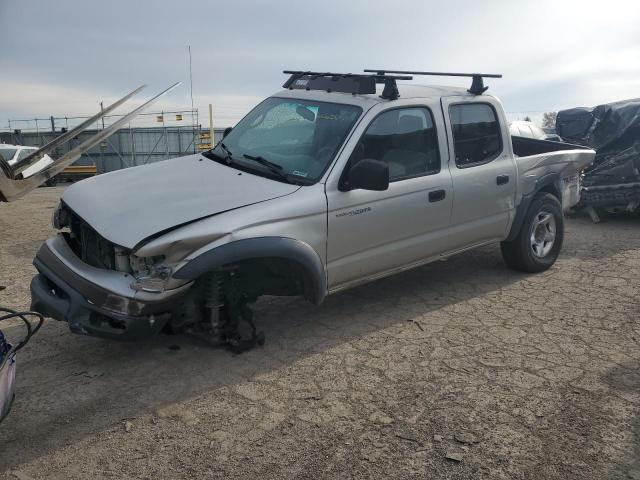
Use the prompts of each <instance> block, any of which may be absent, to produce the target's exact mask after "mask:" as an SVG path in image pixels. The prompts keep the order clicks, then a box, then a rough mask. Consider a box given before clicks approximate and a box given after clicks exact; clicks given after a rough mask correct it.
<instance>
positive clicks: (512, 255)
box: [500, 192, 564, 273]
mask: <svg viewBox="0 0 640 480" xmlns="http://www.w3.org/2000/svg"><path fill="white" fill-rule="evenodd" d="M563 239H564V217H563V215H562V205H561V204H560V201H559V200H558V199H557V198H556V197H555V196H553V195H551V194H550V193H545V192H540V193H537V194H536V196H535V197H533V201H532V202H531V205H530V206H529V210H527V215H526V216H525V219H524V222H523V223H522V226H521V227H520V232H518V236H517V237H516V238H515V239H514V240H512V241H504V242H502V243H501V244H500V249H501V250H502V257H503V258H504V261H505V262H506V264H507V265H508V266H509V267H511V268H513V269H514V270H519V271H521V272H528V273H537V272H543V271H545V270H547V269H548V268H549V267H551V266H552V265H553V264H554V263H555V261H556V259H557V258H558V255H559V254H560V249H561V248H562V241H563Z"/></svg>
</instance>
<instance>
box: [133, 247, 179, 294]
mask: <svg viewBox="0 0 640 480" xmlns="http://www.w3.org/2000/svg"><path fill="white" fill-rule="evenodd" d="M164 261H165V256H164V255H158V256H154V257H137V256H135V255H131V256H130V257H129V263H130V265H131V273H132V275H133V277H134V281H133V283H132V284H131V288H133V289H134V290H141V291H143V292H149V293H162V292H164V291H165V290H167V288H168V287H169V281H170V279H171V273H172V272H173V269H172V268H171V267H170V266H168V265H166V264H165V263H164Z"/></svg>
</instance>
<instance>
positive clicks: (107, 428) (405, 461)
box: [0, 188, 640, 480]
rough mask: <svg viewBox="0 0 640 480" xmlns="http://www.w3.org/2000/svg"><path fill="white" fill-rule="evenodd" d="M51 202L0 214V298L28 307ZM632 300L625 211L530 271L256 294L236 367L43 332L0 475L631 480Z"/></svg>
mask: <svg viewBox="0 0 640 480" xmlns="http://www.w3.org/2000/svg"><path fill="white" fill-rule="evenodd" d="M61 191H62V189H61V188H41V189H38V190H37V191H36V192H33V193H32V194H30V195H29V196H28V197H26V198H24V199H22V200H21V201H19V202H17V203H15V204H11V205H4V204H0V232H1V233H0V237H1V238H0V285H5V286H6V287H7V289H6V290H4V291H3V292H0V303H1V304H4V305H6V306H9V307H14V308H24V307H26V306H28V304H29V293H28V290H29V280H30V277H31V276H32V275H33V273H34V269H33V267H32V266H31V259H32V258H33V255H34V254H35V252H36V250H37V248H38V246H39V244H40V243H41V241H42V240H43V239H44V238H46V237H47V236H48V235H50V234H51V232H52V230H51V227H50V226H49V225H50V220H49V219H50V215H51V211H52V209H53V208H54V206H55V204H56V202H57V198H58V196H59V195H60V193H61ZM639 293H640V217H638V216H635V217H617V218H611V219H609V221H608V222H606V223H602V224H598V225H594V224H592V223H590V221H589V220H587V219H583V218H574V219H569V220H568V221H567V235H566V240H565V247H564V250H563V254H562V256H561V258H560V260H559V261H558V263H557V264H556V266H555V267H554V268H552V269H551V270H549V271H548V272H545V273H543V274H539V275H523V274H517V273H514V272H512V271H509V270H507V269H506V268H505V266H504V265H503V263H502V260H501V257H500V252H499V249H498V248H497V247H489V248H482V249H480V250H477V251H474V252H471V253H466V254H462V255H460V256H458V257H455V258H451V259H450V260H448V261H446V262H437V263H435V264H432V265H428V266H426V267H422V268H419V269H416V270H413V271H410V272H406V273H403V274H400V275H397V276H395V277H392V278H388V279H385V280H381V281H378V282H375V283H372V284H370V285H367V286H364V287H360V288H357V289H354V290H350V291H347V292H344V293H341V294H337V295H335V296H332V297H329V298H328V299H327V300H326V301H325V303H324V304H323V305H322V306H320V307H313V306H311V305H308V304H306V303H305V302H303V301H301V300H297V299H270V300H267V301H262V302H260V303H259V305H258V306H257V308H256V312H257V315H256V316H257V318H258V319H259V322H260V324H261V326H262V328H263V330H264V331H265V334H266V337H267V343H266V345H265V346H264V348H259V349H256V350H253V351H251V352H248V353H245V354H243V355H239V356H233V355H231V354H230V353H228V352H225V351H221V350H215V349H210V348H207V347H206V346H204V345H202V344H199V343H198V342H196V341H195V340H191V339H190V338H187V337H182V336H168V335H161V336H158V337H156V338H153V339H151V340H149V341H147V342H144V343H135V344H134V343H113V342H110V341H105V340H100V339H95V338H90V337H81V336H77V335H73V334H71V333H70V332H69V331H68V330H67V328H66V325H65V324H62V323H58V322H55V321H48V322H47V323H46V324H45V326H44V327H43V329H42V331H41V332H40V333H39V334H38V336H37V337H36V338H35V339H34V340H33V342H32V343H30V344H29V346H28V347H27V348H26V349H25V350H24V351H23V352H21V354H20V355H19V358H18V388H17V399H16V403H15V405H14V409H13V411H12V413H11V415H10V416H9V417H8V418H7V419H6V420H5V421H4V423H3V424H2V425H0V472H4V473H0V478H3V479H4V478H8V479H13V478H18V479H21V480H24V479H29V478H74V479H75V478H78V479H80V478H82V479H84V478H149V479H158V478H172V479H175V478H365V477H367V478H429V479H478V478H486V479H510V480H513V479H563V480H565V479H578V478H580V479H598V480H600V479H621V478H632V479H640V446H639V435H640V417H639V413H640V411H639V407H640V372H639V370H638V366H639V365H638V362H639V360H640V347H639V340H640V327H639V326H638V320H639V314H640V295H639ZM4 326H5V325H3V328H4ZM7 331H8V332H9V334H10V335H11V336H17V335H18V333H19V327H18V326H17V324H15V325H12V326H10V327H9V328H8V329H7Z"/></svg>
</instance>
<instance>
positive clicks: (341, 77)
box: [282, 70, 413, 100]
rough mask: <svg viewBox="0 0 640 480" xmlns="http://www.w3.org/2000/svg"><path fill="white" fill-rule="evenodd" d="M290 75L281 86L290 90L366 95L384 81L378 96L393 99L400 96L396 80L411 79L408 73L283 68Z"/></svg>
mask: <svg viewBox="0 0 640 480" xmlns="http://www.w3.org/2000/svg"><path fill="white" fill-rule="evenodd" d="M282 73H286V74H288V75H291V76H290V77H289V79H288V80H287V81H286V82H284V85H282V88H288V89H290V90H294V89H297V90H326V91H327V92H340V93H351V94H353V95H367V94H374V93H376V84H377V83H384V89H383V90H382V95H380V97H382V98H384V99H386V100H395V99H396V98H398V97H399V96H400V93H399V92H398V86H397V85H396V80H412V79H413V77H412V76H410V75H385V74H382V75H380V74H362V73H355V74H354V73H332V72H310V71H302V70H284V71H283V72H282Z"/></svg>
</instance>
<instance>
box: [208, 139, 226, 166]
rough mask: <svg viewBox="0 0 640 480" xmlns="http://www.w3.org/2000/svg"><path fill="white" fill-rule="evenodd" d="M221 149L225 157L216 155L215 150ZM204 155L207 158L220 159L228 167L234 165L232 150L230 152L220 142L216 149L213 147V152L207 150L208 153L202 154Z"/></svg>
mask: <svg viewBox="0 0 640 480" xmlns="http://www.w3.org/2000/svg"><path fill="white" fill-rule="evenodd" d="M218 147H220V148H221V149H222V151H223V152H224V155H220V154H218V153H215V151H214V150H215V149H216V148H218ZM202 155H203V156H205V157H207V158H211V157H212V156H213V157H216V158H219V159H220V160H224V161H225V162H226V164H227V165H231V164H232V163H233V154H232V153H231V150H229V149H228V148H227V146H226V145H225V144H224V143H222V142H220V143H219V144H217V145H216V146H215V147H213V148H212V149H211V150H207V151H206V152H202Z"/></svg>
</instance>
